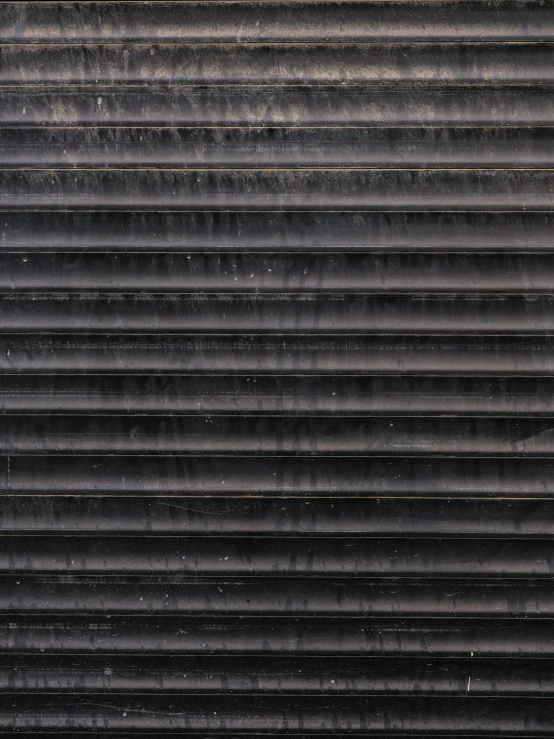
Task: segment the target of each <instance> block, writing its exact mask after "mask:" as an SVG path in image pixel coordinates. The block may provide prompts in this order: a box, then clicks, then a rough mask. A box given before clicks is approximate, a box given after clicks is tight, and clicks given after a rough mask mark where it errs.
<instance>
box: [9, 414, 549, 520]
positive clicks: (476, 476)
mask: <svg viewBox="0 0 554 739" xmlns="http://www.w3.org/2000/svg"><path fill="white" fill-rule="evenodd" d="M206 426H207V427H209V424H206ZM0 475H1V476H0V491H1V492H3V493H6V494H8V493H12V494H17V493H20V494H23V495H26V494H36V495H57V494H59V495H82V494H87V495H129V496H132V495H164V494H170V495H171V494H174V495H190V496H192V497H195V496H199V495H215V496H225V495H231V496H239V497H245V498H246V497H248V496H250V495H259V496H268V497H271V496H275V495H276V496H282V495H290V496H293V497H294V496H299V497H300V498H301V497H303V496H305V495H308V496H325V497H327V496H329V497H333V496H334V497H337V498H342V497H349V496H362V497H364V496H373V497H376V498H378V497H381V496H400V497H408V498H411V499H412V500H416V499H417V498H418V497H420V496H423V497H435V496H436V497H441V496H445V497H448V496H452V495H454V496H457V497H464V496H465V497H475V498H478V497H484V498H486V497H501V498H525V497H531V498H537V499H538V498H550V497H552V495H553V492H554V461H553V460H551V459H517V458H511V459H510V458H508V459H505V458H502V457H499V458H482V457H481V458H480V457H473V458H471V459H464V458H458V459H456V458H453V459H452V458H444V457H436V458H423V459H420V458H417V457H394V456H393V457H389V458H387V457H377V458H376V459H375V458H372V457H353V458H352V457H350V458H349V457H340V458H336V459H333V458H332V457H329V456H323V457H321V458H318V457H311V458H310V457H307V458H305V459H291V458H290V457H287V456H281V457H277V458H275V459H273V460H271V459H263V458H258V459H256V458H249V457H248V456H235V457H231V458H229V459H225V458H221V457H217V456H213V455H206V456H204V457H203V456H199V457H186V456H184V457H179V456H157V457H156V456H144V455H142V456H141V455H137V456H136V457H132V456H127V457H123V456H117V455H116V454H110V453H108V455H106V456H103V457H100V456H78V455H72V454H69V455H66V456H54V455H44V456H39V455H36V456H34V455H29V456H19V455H10V456H4V457H0ZM175 504H176V505H177V504H178V501H176V502H175ZM284 510H286V509H284Z"/></svg>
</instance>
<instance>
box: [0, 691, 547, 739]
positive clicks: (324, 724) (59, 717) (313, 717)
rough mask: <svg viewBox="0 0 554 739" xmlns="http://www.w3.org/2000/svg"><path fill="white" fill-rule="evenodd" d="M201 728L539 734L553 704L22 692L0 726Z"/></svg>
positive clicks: (1, 713)
mask: <svg viewBox="0 0 554 739" xmlns="http://www.w3.org/2000/svg"><path fill="white" fill-rule="evenodd" d="M98 725H101V726H103V727H104V729H105V730H107V731H112V732H113V731H117V730H119V731H145V732H154V731H160V730H161V731H167V732H175V731H182V732H187V735H188V733H190V732H191V731H197V732H202V733H207V732H210V733H211V734H217V735H221V734H228V733H229V732H232V731H235V732H245V731H248V732H258V733H264V734H265V733H269V732H271V733H272V734H277V735H279V736H281V735H287V734H288V735H290V733H291V732H296V733H299V732H304V733H314V732H317V733H320V734H321V733H323V732H328V733H329V734H330V733H331V732H332V733H337V732H339V731H344V732H348V734H358V735H359V734H362V735H365V734H366V733H367V732H368V731H375V732H380V733H388V734H390V732H391V731H395V730H396V731H398V732H402V733H404V734H405V733H406V732H407V731H410V732H414V733H415V732H419V733H422V732H425V733H428V734H431V735H436V734H445V733H446V732H448V734H449V735H450V736H452V735H454V736H463V735H467V733H469V732H471V733H473V734H476V733H477V732H481V733H484V734H487V733H488V734H491V733H492V732H497V733H498V732H504V733H505V734H506V735H510V734H511V735H514V734H515V735H516V736H517V735H521V734H523V732H528V733H530V732H533V733H534V734H530V735H535V736H543V735H548V734H550V733H551V732H552V731H553V730H554V704H553V703H552V702H551V701H549V700H548V699H544V698H536V699H533V698H526V699H525V700H523V701H520V702H514V701H513V700H511V699H509V698H497V699H493V698H491V699H489V700H488V701H483V700H481V699H480V698H478V697H476V698H472V697H469V698H468V697H464V698H439V697H437V698H433V699H428V700H426V701H425V702H422V701H421V698H413V699H409V698H405V697H402V698H400V697H388V698H375V699H370V698H365V699H361V698H360V697H359V696H357V697H346V696H344V697H343V696H341V697H337V698H335V699H333V698H332V697H331V696H321V697H320V698H319V699H318V698H316V697H312V698H310V699H309V700H305V699H302V698H298V699H296V700H295V699H292V698H291V697H285V696H282V697H274V698H273V699H272V701H271V704H270V706H268V702H267V700H264V699H263V698H254V697H249V698H246V697H244V696H243V697H239V696H225V697H215V696H214V697H208V696H201V697H192V696H191V697H190V698H188V699H187V701H186V709H185V706H184V702H183V699H182V698H179V697H173V698H167V699H163V698H160V697H156V696H151V697H148V698H145V697H144V696H141V697H135V698H133V697H127V696H125V697H119V698H118V697H114V698H109V699H106V697H105V696H103V697H102V698H101V699H100V700H99V701H93V700H92V701H91V700H90V699H87V700H86V701H82V702H79V704H78V706H77V707H75V705H74V704H72V703H71V701H70V700H68V698H63V697H60V698H52V697H49V696H45V697H43V698H41V699H38V698H37V697H36V696H18V697H14V698H13V699H10V701H9V702H6V705H5V707H3V708H0V729H4V730H6V729H12V730H13V729H15V730H19V731H21V732H32V731H37V730H41V731H56V730H62V731H63V730H65V731H68V730H71V731H83V730H88V731H92V730H95V729H97V727H98Z"/></svg>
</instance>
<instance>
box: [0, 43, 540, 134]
mask: <svg viewBox="0 0 554 739" xmlns="http://www.w3.org/2000/svg"><path fill="white" fill-rule="evenodd" d="M328 51H329V50H328V49H324V50H323V52H324V53H325V56H326V57H327V59H329V54H328ZM323 52H322V53H323ZM548 59H549V57H548ZM548 59H547V60H546V61H545V62H544V63H545V65H546V66H548ZM553 124H554V98H553V96H552V92H551V89H550V87H545V86H542V87H541V86H519V87H517V86H512V87H507V86H490V87H487V88H486V89H484V88H482V87H479V86H467V87H452V86H447V85H442V86H440V87H437V86H434V87H433V86H431V85H430V83H428V84H427V85H425V86H424V85H421V86H419V87H418V86H414V85H406V86H402V85H401V84H400V83H398V82H397V83H396V84H395V85H394V86H378V85H370V86H367V85H365V86H364V85H355V86H346V85H343V86H340V85H334V86H332V85H328V84H327V85H323V84H321V85H319V86H317V87H310V86H308V85H306V86H305V87H302V86H299V85H297V86H294V85H292V86H291V85H289V86H282V85H277V86H269V85H268V86H266V87H260V86H256V85H249V86H245V85H243V86H221V85H220V86H217V85H214V84H210V85H208V86H206V85H200V86H194V85H190V84H188V85H177V84H171V85H170V86H158V85H157V84H151V85H149V86H148V87H144V88H141V87H136V86H135V87H134V86H131V87H124V86H121V85H115V86H111V85H107V84H102V85H90V86H88V87H81V88H79V87H77V86H75V87H74V88H73V89H72V88H70V87H68V86H65V87H53V86H51V85H49V86H43V87H38V88H37V87H36V86H26V87H16V86H13V87H5V88H4V89H3V90H2V106H0V125H2V126H125V127H128V126H141V127H144V126H254V127H256V128H259V127H266V126H364V127H365V126H410V127H413V126H425V127H427V126H463V127H472V126H478V127H482V126H492V127H498V126H516V127H521V126H552V125H553Z"/></svg>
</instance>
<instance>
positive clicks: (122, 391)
mask: <svg viewBox="0 0 554 739" xmlns="http://www.w3.org/2000/svg"><path fill="white" fill-rule="evenodd" d="M0 413H5V414H19V413H21V414H35V413H48V414H64V413H65V414H72V413H74V414H83V413H85V414H86V413H90V414H94V413H100V414H103V415H104V414H111V413H114V414H125V413H129V414H134V413H141V414H144V413H153V414H167V415H174V414H188V415H194V414H203V413H209V414H210V415H213V414H220V413H221V414H234V413H236V414H240V413H247V414H251V415H256V414H260V415H264V414H270V415H280V414H284V415H310V416H316V415H324V416H327V415H329V416H332V415H334V414H337V415H371V414H374V415H377V416H379V415H384V416H412V415H417V416H428V415H472V416H516V415H521V416H530V415H531V416H532V415H534V416H554V380H553V379H552V378H551V377H541V378H537V377H499V378H496V377H491V378H482V377H471V378H469V377H448V376H444V377H433V376H430V377H421V376H413V377H406V376H398V377H395V376H393V375H390V376H383V377H371V376H369V377H364V376H361V377H360V376H358V377H356V376H342V377H341V376H325V375H320V376H315V377H313V376H312V377H307V376H292V377H291V376H286V375H285V376H282V377H272V376H264V375H260V376H254V377H241V376H233V375H227V376H202V375H184V376H173V375H165V376H164V375H162V376H156V375H151V376H149V377H145V376H141V375H119V376H118V375H105V376H102V375H100V376H97V375H90V376H87V375H84V376H78V375H77V376H71V375H68V376H64V375H43V376H40V375H35V376H34V375H30V376H27V375H19V376H18V375H14V376H10V375H5V376H4V377H3V378H2V383H1V384H0Z"/></svg>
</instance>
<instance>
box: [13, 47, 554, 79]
mask: <svg viewBox="0 0 554 739" xmlns="http://www.w3.org/2000/svg"><path fill="white" fill-rule="evenodd" d="M552 51H553V47H552V46H551V45H550V43H540V42H534V43H525V42H520V43H518V44H515V45H510V46H508V45H504V44H487V43H472V44H463V43H457V44H453V43H449V44H440V43H433V44H425V43H420V44H406V43H403V44H401V43H400V44H399V43H397V44H390V43H389V44H359V43H358V44H357V43H347V44H335V45H334V46H333V53H332V54H329V49H328V47H327V46H326V45H325V44H320V45H317V44H294V43H286V44H265V45H261V44H243V43H236V44H192V43H187V44H182V43H179V44H162V43H154V44H153V43H148V44H137V43H134V44H132V45H123V44H76V45H73V44H59V45H48V44H33V45H29V44H2V45H0V60H1V65H0V85H32V84H36V85H52V84H54V85H64V84H65V85H96V86H97V85H99V84H100V85H114V84H127V85H150V84H151V83H152V82H153V81H155V83H156V84H158V85H161V84H172V85H176V84H188V85H191V84H193V85H218V84H222V85H241V84H253V85H259V84H265V85H282V84H288V85H312V86H317V85H332V84H343V83H344V82H345V81H346V82H347V84H349V85H363V84H375V85H386V84H391V83H392V84H402V83H404V84H405V83H412V84H445V85H456V84H484V85H488V84H495V85H511V84H524V85H536V84H552V83H554V70H552V67H551V65H550V64H549V61H550V59H551V55H552Z"/></svg>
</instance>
